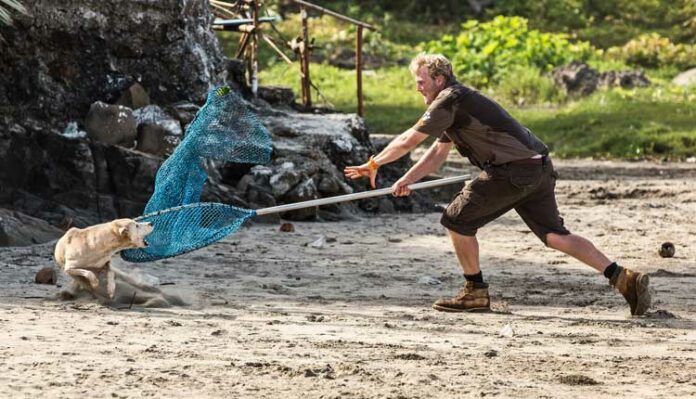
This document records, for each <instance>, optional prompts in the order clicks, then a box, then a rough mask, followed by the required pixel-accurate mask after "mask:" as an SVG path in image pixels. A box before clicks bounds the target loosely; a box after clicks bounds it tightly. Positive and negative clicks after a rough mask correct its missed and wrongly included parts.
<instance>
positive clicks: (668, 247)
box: [657, 242, 676, 258]
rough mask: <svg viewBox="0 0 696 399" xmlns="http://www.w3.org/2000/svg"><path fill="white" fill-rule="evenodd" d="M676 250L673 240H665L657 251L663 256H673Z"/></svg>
mask: <svg viewBox="0 0 696 399" xmlns="http://www.w3.org/2000/svg"><path fill="white" fill-rule="evenodd" d="M675 251H676V249H675V248H674V244H672V243H671V242H665V243H662V245H661V246H660V249H659V250H658V251H657V252H658V253H659V254H660V256H661V257H663V258H671V257H673V256H674V252H675Z"/></svg>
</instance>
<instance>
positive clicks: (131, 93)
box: [116, 83, 150, 109]
mask: <svg viewBox="0 0 696 399" xmlns="http://www.w3.org/2000/svg"><path fill="white" fill-rule="evenodd" d="M116 104H117V105H123V106H124V107H128V108H130V109H138V108H142V107H146V106H148V105H150V95H148V94H147V91H146V90H145V88H144V87H143V86H142V85H141V84H140V83H133V84H132V85H131V87H129V88H128V90H126V91H124V92H123V94H121V97H119V99H118V100H116Z"/></svg>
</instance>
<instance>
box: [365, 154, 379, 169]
mask: <svg viewBox="0 0 696 399" xmlns="http://www.w3.org/2000/svg"><path fill="white" fill-rule="evenodd" d="M367 168H368V169H370V172H374V171H376V170H377V169H379V164H378V163H377V161H375V157H374V156H371V157H370V159H369V160H368V161H367Z"/></svg>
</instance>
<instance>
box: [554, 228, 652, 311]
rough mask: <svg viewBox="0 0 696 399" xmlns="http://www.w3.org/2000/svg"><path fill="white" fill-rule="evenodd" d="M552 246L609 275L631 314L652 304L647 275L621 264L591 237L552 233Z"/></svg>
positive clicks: (646, 308) (610, 281) (645, 309)
mask: <svg viewBox="0 0 696 399" xmlns="http://www.w3.org/2000/svg"><path fill="white" fill-rule="evenodd" d="M546 243H547V244H548V246H549V247H551V248H553V249H557V250H559V251H561V252H565V253H566V254H568V255H570V256H572V257H574V258H575V259H577V260H579V261H581V262H583V263H585V264H587V265H589V266H591V267H593V268H594V269H596V270H597V271H599V272H602V273H604V276H605V277H607V278H608V279H609V284H611V285H612V286H613V287H614V288H616V289H617V290H618V291H619V292H620V293H621V295H623V297H624V298H625V299H626V301H627V302H628V304H629V306H630V307H631V314H632V315H642V314H645V312H646V311H647V310H648V308H650V304H651V298H650V291H649V290H648V285H649V284H650V279H649V278H648V275H646V274H643V273H637V272H634V271H632V270H630V269H625V268H623V267H621V266H618V265H617V264H616V263H611V261H610V260H609V259H608V258H607V257H606V256H604V254H603V253H602V252H601V251H600V250H598V249H597V248H596V247H595V246H594V245H593V244H592V243H591V242H590V241H588V240H587V239H585V238H583V237H580V236H578V235H575V234H568V235H561V234H555V233H549V234H547V235H546Z"/></svg>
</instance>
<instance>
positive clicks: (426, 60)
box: [408, 53, 455, 82]
mask: <svg viewBox="0 0 696 399" xmlns="http://www.w3.org/2000/svg"><path fill="white" fill-rule="evenodd" d="M422 67H425V68H426V70H427V71H428V75H429V76H430V77H431V78H433V79H435V78H436V77H438V76H444V77H445V81H447V82H451V81H454V80H455V78H454V73H453V72H452V63H451V62H450V60H448V59H447V57H445V56H444V55H442V54H426V53H420V54H418V55H417V56H415V57H414V58H413V60H411V65H409V66H408V69H409V70H410V71H411V73H412V74H413V75H414V76H415V75H416V73H417V72H418V70H419V69H421V68H422Z"/></svg>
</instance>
